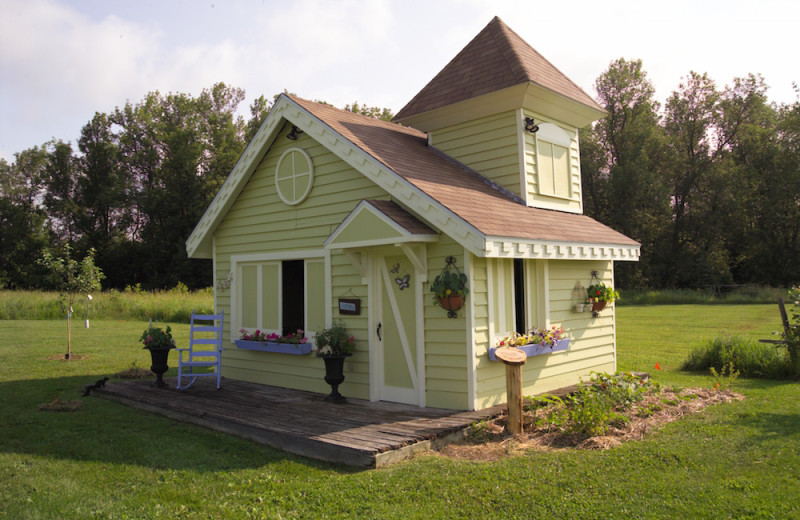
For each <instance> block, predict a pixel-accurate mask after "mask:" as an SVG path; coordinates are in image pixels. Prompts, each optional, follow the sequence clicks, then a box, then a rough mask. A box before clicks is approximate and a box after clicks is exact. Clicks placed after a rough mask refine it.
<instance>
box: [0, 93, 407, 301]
mask: <svg viewBox="0 0 800 520" xmlns="http://www.w3.org/2000/svg"><path fill="white" fill-rule="evenodd" d="M244 96H245V94H244V91H243V90H241V89H238V88H234V87H230V86H226V85H225V84H224V83H218V84H216V85H214V86H212V87H211V88H209V89H205V90H203V91H202V92H201V93H200V95H199V96H197V97H193V96H190V95H187V94H181V93H170V94H167V95H162V94H160V93H159V92H157V91H156V92H151V93H149V94H148V95H147V96H145V98H144V99H143V100H142V101H140V102H139V103H136V104H133V103H130V102H128V103H126V104H125V105H124V106H123V107H121V108H117V109H115V110H114V111H113V112H112V113H109V114H105V113H96V114H95V115H94V117H93V118H92V119H91V121H89V122H88V123H86V125H85V126H84V127H83V128H82V129H81V133H80V137H79V138H78V141H77V150H76V149H75V148H74V147H73V146H72V144H71V143H68V142H64V141H62V140H52V141H49V142H47V143H45V144H43V145H41V146H34V147H32V148H29V149H27V150H24V151H22V152H19V153H16V154H14V159H15V160H14V162H13V163H12V164H8V163H7V161H4V160H0V252H2V254H1V255H0V287H2V288H51V283H52V282H51V281H50V277H49V276H48V273H47V272H46V270H45V267H44V266H43V265H41V263H39V262H37V260H38V259H40V258H41V257H42V256H43V255H44V254H45V252H52V253H53V254H54V255H56V256H58V255H61V254H65V252H68V251H69V250H70V249H71V250H72V251H73V253H72V255H73V256H75V257H82V256H83V255H85V254H86V253H87V252H88V251H90V250H94V251H96V256H95V263H96V265H97V266H98V267H100V268H101V269H102V272H103V273H104V275H105V280H104V283H103V287H104V288H117V289H122V288H124V287H126V286H137V284H140V286H141V287H142V288H144V289H160V288H171V287H176V286H177V285H178V284H179V283H182V284H184V285H186V286H187V287H188V288H190V289H196V288H202V287H208V286H209V285H211V279H212V278H211V262H210V260H195V259H191V260H190V259H189V258H187V255H186V249H185V242H186V239H187V238H188V237H189V234H190V233H191V232H192V230H193V229H194V227H195V225H196V224H197V222H198V221H199V220H200V217H201V216H202V215H203V212H204V211H205V209H206V208H207V207H208V205H209V204H210V203H211V201H212V199H213V198H214V196H215V195H216V193H217V191H218V190H219V188H220V187H221V186H222V183H223V182H224V181H225V179H226V177H227V175H228V174H229V173H230V171H231V170H232V169H233V167H234V165H235V164H236V161H237V160H238V158H239V156H240V155H241V154H242V152H243V151H244V149H245V147H246V145H247V143H248V142H249V141H250V140H251V139H252V138H253V136H254V135H255V134H256V132H257V131H258V129H259V127H260V125H261V123H262V122H263V120H264V118H265V117H266V116H267V114H268V113H269V110H270V108H271V107H272V104H273V103H274V100H275V99H276V98H277V96H275V98H273V99H271V100H270V99H267V98H265V97H264V96H261V97H259V98H258V99H256V100H255V101H254V102H253V103H252V104H251V105H250V107H249V108H250V117H249V118H247V119H245V118H243V117H241V116H237V115H236V111H237V108H238V106H239V104H240V103H241V102H242V101H243V100H244ZM345 108H346V109H347V110H350V111H353V112H358V113H362V114H365V115H369V116H371V117H378V118H383V119H391V117H392V114H391V112H390V111H387V110H386V109H380V108H377V107H369V106H366V105H359V104H358V103H353V104H352V105H347V106H346V107H345Z"/></svg>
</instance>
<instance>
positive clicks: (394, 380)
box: [377, 255, 419, 404]
mask: <svg viewBox="0 0 800 520" xmlns="http://www.w3.org/2000/svg"><path fill="white" fill-rule="evenodd" d="M377 267H378V271H379V272H378V278H379V279H378V280H377V286H378V288H379V293H380V316H379V322H380V323H381V334H380V336H381V339H380V341H379V343H380V348H381V354H382V355H381V359H382V365H383V366H382V367H381V368H380V370H381V391H380V393H381V397H380V398H381V400H383V401H395V402H402V403H409V404H419V392H418V390H417V389H418V382H417V345H416V338H417V334H416V327H417V323H416V306H415V303H416V298H415V291H416V286H415V284H414V281H413V279H412V278H413V276H414V274H413V266H412V265H411V263H410V262H409V261H408V259H407V258H406V257H405V256H404V255H385V256H379V257H378V262H377ZM406 275H408V277H407V278H406Z"/></svg>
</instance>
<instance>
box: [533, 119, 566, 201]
mask: <svg viewBox="0 0 800 520" xmlns="http://www.w3.org/2000/svg"><path fill="white" fill-rule="evenodd" d="M534 136H535V143H536V177H537V182H536V189H537V191H538V193H539V195H544V196H546V197H553V198H556V199H562V200H574V199H575V190H574V189H573V186H572V139H571V138H570V136H569V134H567V132H566V131H565V130H564V129H563V128H561V127H560V126H558V125H555V124H553V123H540V124H539V131H538V132H536V133H535V134H534ZM542 143H546V144H550V145H556V146H561V147H562V148H566V149H567V187H568V189H569V193H568V194H567V196H566V197H564V196H561V195H558V194H556V192H555V186H556V179H555V177H556V169H555V164H553V192H552V193H548V192H545V191H543V190H542V169H541V164H542V156H541V154H540V149H541V148H540V146H541V144H542Z"/></svg>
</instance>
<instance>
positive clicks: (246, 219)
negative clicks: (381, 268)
mask: <svg viewBox="0 0 800 520" xmlns="http://www.w3.org/2000/svg"><path fill="white" fill-rule="evenodd" d="M288 131H289V127H288V126H287V127H285V128H284V129H283V130H282V131H281V132H280V135H284V134H285V133H286V132H288ZM292 147H300V148H303V149H304V150H306V152H308V154H309V155H310V156H311V157H312V159H313V162H314V185H313V188H312V190H311V193H310V194H309V196H308V198H307V199H306V200H304V201H303V202H301V203H300V204H298V205H295V206H289V205H286V204H284V203H283V202H282V201H281V200H280V199H279V197H278V194H277V192H276V189H275V168H276V166H277V162H278V159H279V158H280V157H281V155H282V154H283V153H284V152H285V151H286V150H288V149H289V148H292ZM387 198H389V197H388V194H387V193H386V192H384V191H383V190H382V189H380V188H379V187H377V186H376V185H375V184H374V183H372V182H371V181H369V180H368V179H367V178H365V177H364V176H363V175H362V174H360V173H359V172H357V171H355V170H353V169H352V168H351V167H350V166H348V165H347V164H346V163H344V162H343V161H341V160H340V159H339V158H338V157H336V156H335V155H334V154H333V153H331V152H330V151H328V150H327V149H326V148H325V147H323V146H322V145H320V144H319V143H317V142H315V141H314V140H313V139H311V138H309V137H308V136H306V135H302V134H301V136H300V138H299V139H298V140H297V141H290V140H287V139H284V138H282V137H279V138H278V139H277V140H276V141H275V143H274V144H273V146H272V147H271V149H270V150H269V151H268V152H267V154H266V155H265V157H264V158H263V159H262V160H261V163H260V164H259V165H258V167H257V168H256V170H255V172H254V173H253V175H252V177H251V178H250V180H249V181H248V183H247V185H246V186H245V188H244V190H243V191H242V193H241V194H240V196H239V197H238V199H237V200H236V202H235V203H234V205H233V207H232V208H231V210H230V212H229V213H228V214H227V216H226V217H225V219H224V220H223V221H222V222H221V224H220V225H219V227H218V228H217V230H216V232H215V233H214V244H215V250H214V261H215V270H216V279H218V280H223V279H225V278H226V277H227V276H228V273H229V272H230V271H231V270H232V268H233V266H232V264H231V257H232V256H237V255H252V254H264V253H281V252H287V251H307V250H316V251H321V250H323V248H324V242H325V240H326V239H327V238H328V237H329V236H330V234H331V232H333V230H334V229H336V226H338V225H339V224H340V223H341V222H342V220H343V219H344V218H345V217H347V215H348V214H349V213H350V212H351V211H352V210H353V209H354V208H355V206H356V205H357V204H358V202H359V201H360V200H362V199H387ZM298 259H302V257H300V258H298ZM319 260H323V259H322V258H320V259H319ZM254 269H255V268H253V269H252V270H250V269H249V268H246V269H245V270H243V272H242V275H241V276H242V277H243V278H242V280H240V281H239V280H236V279H234V280H233V284H234V285H235V284H238V283H244V284H252V283H253V280H254V278H255V275H256V273H255V270H254ZM263 269H270V267H269V266H264V267H263ZM330 272H331V281H332V288H331V291H330V294H331V295H332V300H333V301H331V302H326V303H329V304H330V305H331V306H333V305H335V302H336V297H337V296H342V295H343V294H345V293H348V297H351V295H352V294H354V295H356V296H357V297H360V298H361V299H362V313H361V315H360V316H352V317H346V318H345V319H344V320H343V321H345V323H346V325H347V327H348V329H349V330H350V331H351V332H352V333H353V334H354V335H355V337H356V342H357V349H356V354H355V355H354V356H353V357H352V358H349V360H348V362H347V363H346V366H345V371H346V377H347V382H346V385H347V393H348V395H350V396H353V397H358V398H364V399H368V398H369V338H368V334H367V315H368V312H369V311H368V309H369V304H368V302H367V294H366V285H364V284H363V283H362V280H361V276H360V274H359V273H358V271H357V270H356V268H355V267H353V265H352V264H351V263H350V261H349V260H348V259H347V257H345V256H344V255H342V254H337V253H336V252H334V253H332V254H331V256H330ZM245 273H247V274H245ZM306 283H307V284H309V285H310V286H311V287H312V290H310V291H309V295H307V297H306V303H307V305H308V308H307V314H308V320H309V324H310V325H311V326H313V323H312V320H313V321H314V322H317V321H320V320H321V319H324V310H320V308H319V306H318V302H319V299H324V295H325V291H324V284H325V272H324V263H317V262H314V263H311V262H309V263H307V272H306ZM315 286H316V290H314V287H315ZM233 289H234V288H231V289H222V290H220V289H217V291H216V304H217V308H218V309H219V310H225V311H226V313H225V322H226V323H225V330H226V332H225V334H226V338H238V332H234V334H233V335H231V331H230V329H231V318H232V316H231V312H230V310H231V294H232V292H234V290H233ZM274 290H275V288H274V287H267V286H266V285H265V287H264V292H265V293H268V292H269V291H274ZM348 291H349V292H348ZM263 296H264V295H262V297H263ZM310 297H313V298H316V299H317V300H315V301H309V299H310ZM247 303H248V304H249V305H244V306H243V307H244V308H243V309H242V312H243V314H242V318H243V319H244V318H245V316H247V318H248V319H252V320H255V314H253V313H254V312H255V311H254V310H253V309H255V305H254V302H247ZM330 313H331V315H332V317H333V318H334V319H339V318H340V317H339V315H338V312H337V309H335V308H333V307H332V308H331V309H330ZM266 320H269V322H274V321H276V320H277V317H276V316H265V322H266ZM276 328H277V327H276ZM222 374H223V376H224V377H229V378H232V379H241V380H246V381H253V382H257V383H263V384H272V385H278V386H284V387H288V388H299V389H305V390H311V391H316V392H327V391H330V387H328V386H327V385H326V384H325V382H324V381H323V376H324V365H323V364H322V363H321V362H320V361H319V360H318V359H317V358H316V357H314V356H313V355H311V356H291V355H285V354H274V353H265V352H252V351H245V350H239V349H237V348H236V347H235V345H233V344H230V346H229V348H227V349H226V350H225V352H224V358H223V364H222Z"/></svg>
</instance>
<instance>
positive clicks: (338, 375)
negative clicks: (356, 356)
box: [320, 354, 352, 403]
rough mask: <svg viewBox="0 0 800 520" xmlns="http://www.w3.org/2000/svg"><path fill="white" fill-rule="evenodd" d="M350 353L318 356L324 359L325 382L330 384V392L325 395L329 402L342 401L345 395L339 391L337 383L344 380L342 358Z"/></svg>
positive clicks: (339, 383)
mask: <svg viewBox="0 0 800 520" xmlns="http://www.w3.org/2000/svg"><path fill="white" fill-rule="evenodd" d="M351 355H352V354H341V355H338V356H320V357H321V358H322V359H323V360H325V382H326V383H328V384H329V385H331V393H330V394H328V395H326V396H325V400H326V401H328V402H330V403H343V402H345V400H346V399H345V397H344V396H343V395H342V394H340V393H339V385H341V384H342V382H343V381H344V360H345V358H347V357H350V356H351Z"/></svg>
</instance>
